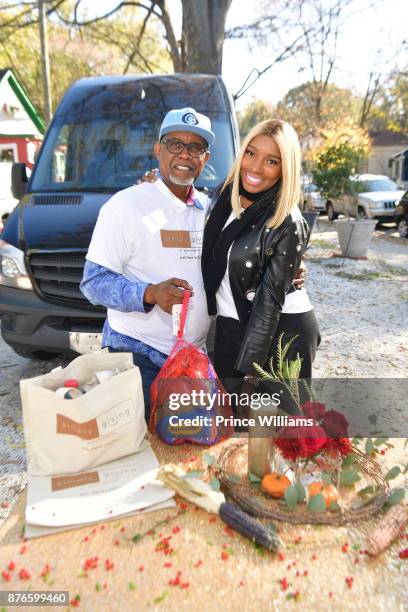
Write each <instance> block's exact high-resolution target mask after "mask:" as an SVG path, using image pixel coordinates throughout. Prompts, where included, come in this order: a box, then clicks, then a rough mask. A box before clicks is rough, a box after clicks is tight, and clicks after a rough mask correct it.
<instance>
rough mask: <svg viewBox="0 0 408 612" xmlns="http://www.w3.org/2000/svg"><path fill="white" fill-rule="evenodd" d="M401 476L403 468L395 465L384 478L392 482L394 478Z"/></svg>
mask: <svg viewBox="0 0 408 612" xmlns="http://www.w3.org/2000/svg"><path fill="white" fill-rule="evenodd" d="M399 474H401V468H400V467H398V465H394V467H392V468H391V469H390V470H389V472H387V473H386V475H385V476H384V478H385V480H392V479H393V478H396V477H397V476H398V475H399Z"/></svg>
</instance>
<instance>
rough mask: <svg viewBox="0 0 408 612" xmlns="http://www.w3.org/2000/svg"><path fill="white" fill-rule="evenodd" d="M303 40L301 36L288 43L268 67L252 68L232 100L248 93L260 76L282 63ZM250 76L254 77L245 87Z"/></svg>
mask: <svg viewBox="0 0 408 612" xmlns="http://www.w3.org/2000/svg"><path fill="white" fill-rule="evenodd" d="M302 38H303V34H302V35H301V36H298V37H297V38H296V39H295V40H294V41H292V42H291V43H290V45H288V46H287V47H286V49H284V50H283V51H282V52H281V53H280V54H279V55H278V56H277V57H276V58H275V59H274V60H273V62H272V63H271V64H269V65H268V66H266V67H265V68H264V69H263V70H258V68H253V69H252V70H251V72H250V73H249V74H248V76H247V77H246V79H245V81H244V83H243V84H242V85H241V87H240V89H238V91H237V92H236V93H235V94H234V95H233V98H234V100H238V98H240V97H241V96H243V95H244V93H246V92H247V91H248V89H249V88H250V87H252V86H253V85H254V84H255V83H256V81H257V80H258V79H260V78H261V76H263V75H264V74H265V73H266V72H268V70H270V69H271V68H272V67H273V66H275V64H278V63H279V62H282V61H283V60H285V59H286V58H287V57H289V55H291V54H292V53H293V48H294V47H295V45H296V44H297V43H298V42H299V41H300V40H301V39H302ZM252 75H256V76H255V78H254V80H253V81H251V83H250V84H249V85H247V83H248V81H249V80H250V78H251V76H252Z"/></svg>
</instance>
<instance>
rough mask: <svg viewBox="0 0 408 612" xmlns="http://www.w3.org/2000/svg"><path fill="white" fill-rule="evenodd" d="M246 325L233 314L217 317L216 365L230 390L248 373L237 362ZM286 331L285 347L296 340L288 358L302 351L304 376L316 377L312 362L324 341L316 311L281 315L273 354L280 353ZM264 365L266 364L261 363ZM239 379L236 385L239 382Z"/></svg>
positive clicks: (273, 342)
mask: <svg viewBox="0 0 408 612" xmlns="http://www.w3.org/2000/svg"><path fill="white" fill-rule="evenodd" d="M245 329H246V325H242V324H241V323H240V322H239V321H237V320H236V319H231V318H229V317H217V322H216V328H215V342H214V367H215V370H216V372H217V374H218V376H219V377H220V379H221V381H222V382H223V384H224V386H225V388H226V389H227V390H228V391H230V390H232V389H233V388H235V387H236V386H238V385H240V383H241V382H242V378H243V376H244V375H245V374H246V372H239V371H238V370H236V369H235V368H234V363H235V361H236V358H237V356H238V352H239V349H240V346H241V343H242V340H243V338H244V334H245ZM282 333H283V337H282V346H285V344H287V342H288V341H289V340H290V339H291V338H293V337H294V336H297V338H296V339H295V340H294V341H293V343H292V345H291V347H290V349H289V351H288V353H287V355H286V359H287V360H289V361H292V360H295V359H296V356H297V354H298V353H299V355H300V358H301V359H302V367H301V371H300V378H306V379H311V378H312V364H313V361H314V358H315V355H316V349H317V347H318V346H319V344H320V332H319V326H318V324H317V320H316V315H315V313H314V310H310V311H309V312H303V313H300V314H281V316H280V320H279V324H278V329H277V330H276V334H275V337H274V339H273V341H272V344H271V349H270V351H269V355H270V356H272V357H273V356H274V354H276V346H277V342H278V338H279V336H280V335H281V334H282ZM260 365H262V366H263V365H264V364H260ZM235 382H236V384H235Z"/></svg>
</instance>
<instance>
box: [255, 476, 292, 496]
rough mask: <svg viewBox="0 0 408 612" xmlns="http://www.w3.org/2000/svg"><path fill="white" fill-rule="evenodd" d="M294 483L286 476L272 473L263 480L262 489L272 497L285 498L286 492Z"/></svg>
mask: <svg viewBox="0 0 408 612" xmlns="http://www.w3.org/2000/svg"><path fill="white" fill-rule="evenodd" d="M291 484H292V483H291V482H290V480H289V478H288V477H287V476H285V475H284V474H279V473H278V472H271V473H270V474H266V476H264V477H263V478H262V482H261V489H262V491H265V493H267V494H268V495H270V496H271V497H276V498H280V497H283V496H284V494H285V491H286V489H287V488H288V487H290V485H291Z"/></svg>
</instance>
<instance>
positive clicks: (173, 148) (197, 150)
mask: <svg viewBox="0 0 408 612" xmlns="http://www.w3.org/2000/svg"><path fill="white" fill-rule="evenodd" d="M160 142H161V143H162V144H164V145H166V149H167V150H168V152H169V153H181V152H182V151H184V149H187V153H188V154H189V155H190V156H191V157H202V156H203V155H204V154H205V153H207V147H206V146H204V145H200V144H198V143H196V142H189V143H185V142H182V141H181V140H173V139H172V138H169V139H168V140H164V139H162V140H161V141H160Z"/></svg>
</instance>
